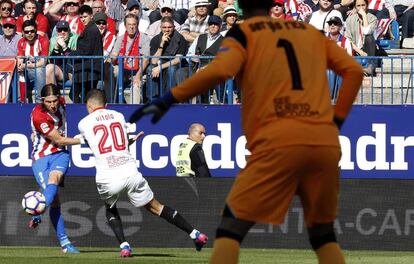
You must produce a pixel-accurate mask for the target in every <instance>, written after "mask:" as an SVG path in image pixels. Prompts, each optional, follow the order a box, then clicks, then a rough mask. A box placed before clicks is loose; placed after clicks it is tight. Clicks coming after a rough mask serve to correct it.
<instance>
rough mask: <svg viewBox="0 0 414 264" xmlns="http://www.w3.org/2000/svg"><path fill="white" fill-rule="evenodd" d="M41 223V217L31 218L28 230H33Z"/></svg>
mask: <svg viewBox="0 0 414 264" xmlns="http://www.w3.org/2000/svg"><path fill="white" fill-rule="evenodd" d="M41 222H42V216H41V215H35V216H32V219H30V221H29V228H32V229H35V228H36V227H37V226H38V225H39V224H40V223H41Z"/></svg>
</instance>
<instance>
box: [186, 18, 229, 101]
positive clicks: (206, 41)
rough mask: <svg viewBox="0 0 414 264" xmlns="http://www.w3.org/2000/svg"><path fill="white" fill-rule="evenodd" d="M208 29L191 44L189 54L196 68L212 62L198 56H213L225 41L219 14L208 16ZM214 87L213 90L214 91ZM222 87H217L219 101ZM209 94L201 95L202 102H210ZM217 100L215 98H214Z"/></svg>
mask: <svg viewBox="0 0 414 264" xmlns="http://www.w3.org/2000/svg"><path fill="white" fill-rule="evenodd" d="M207 23H208V30H207V33H204V34H200V35H199V36H198V37H196V39H195V40H194V42H193V43H192V44H191V46H190V48H189V50H188V53H187V56H193V58H192V59H191V60H192V62H193V64H195V65H196V66H197V67H193V69H195V68H196V70H198V69H201V68H203V67H205V66H206V65H207V64H209V63H210V61H211V60H212V59H207V58H202V59H199V58H197V57H198V56H205V57H212V56H216V54H217V51H218V50H219V48H220V45H221V42H222V41H223V39H224V38H223V36H222V35H221V34H220V29H221V25H222V23H223V21H222V20H221V18H220V17H219V16H215V15H212V16H210V17H209V18H208V22H207ZM213 90H214V88H213V89H212V90H211V92H213ZM220 90H221V89H219V88H217V89H216V97H215V98H217V97H218V98H217V99H218V101H220V95H221V94H222V93H221V91H220ZM209 98H210V96H209V94H208V93H206V94H203V95H201V103H208V102H209ZM214 101H215V100H214Z"/></svg>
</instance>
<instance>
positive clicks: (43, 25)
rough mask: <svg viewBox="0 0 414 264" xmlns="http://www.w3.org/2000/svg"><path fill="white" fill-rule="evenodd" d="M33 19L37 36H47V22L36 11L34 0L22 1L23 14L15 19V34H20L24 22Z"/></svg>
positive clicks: (43, 16) (44, 17) (45, 18)
mask: <svg viewBox="0 0 414 264" xmlns="http://www.w3.org/2000/svg"><path fill="white" fill-rule="evenodd" d="M31 19H34V20H35V21H36V24H37V34H38V35H40V36H43V37H44V36H47V35H48V34H49V21H48V20H47V17H46V16H45V15H43V14H42V13H38V12H37V9H36V0H24V1H23V14H22V15H20V16H19V17H18V18H17V33H18V34H22V25H23V22H24V21H26V20H31Z"/></svg>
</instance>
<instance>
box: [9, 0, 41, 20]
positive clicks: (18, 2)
mask: <svg viewBox="0 0 414 264" xmlns="http://www.w3.org/2000/svg"><path fill="white" fill-rule="evenodd" d="M13 2H14V3H15V5H13V7H14V8H13V11H14V12H13V14H12V15H13V16H14V17H15V18H18V17H19V16H21V15H25V13H24V10H23V8H24V1H22V0H13ZM36 12H37V13H43V3H41V1H36Z"/></svg>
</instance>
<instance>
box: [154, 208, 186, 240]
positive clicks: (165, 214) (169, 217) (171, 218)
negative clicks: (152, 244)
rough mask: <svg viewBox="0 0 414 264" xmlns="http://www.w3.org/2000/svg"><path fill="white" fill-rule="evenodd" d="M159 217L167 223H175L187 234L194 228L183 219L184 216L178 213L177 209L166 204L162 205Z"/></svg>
mask: <svg viewBox="0 0 414 264" xmlns="http://www.w3.org/2000/svg"><path fill="white" fill-rule="evenodd" d="M160 217H161V218H164V219H165V220H166V221H167V222H168V223H170V224H173V225H175V226H176V227H178V228H179V229H181V230H183V231H184V232H186V233H187V234H191V232H192V231H193V230H194V228H193V227H192V226H191V225H190V224H189V223H188V222H187V221H186V220H185V219H184V217H182V216H181V215H180V213H179V212H178V211H177V210H175V209H173V208H171V207H169V206H167V205H164V208H162V211H161V214H160Z"/></svg>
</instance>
